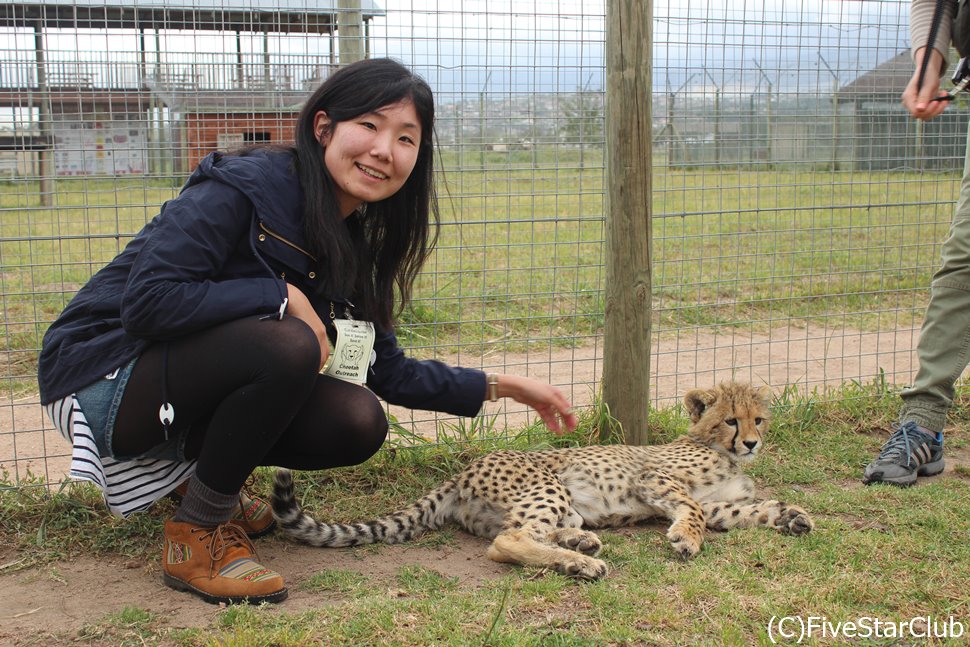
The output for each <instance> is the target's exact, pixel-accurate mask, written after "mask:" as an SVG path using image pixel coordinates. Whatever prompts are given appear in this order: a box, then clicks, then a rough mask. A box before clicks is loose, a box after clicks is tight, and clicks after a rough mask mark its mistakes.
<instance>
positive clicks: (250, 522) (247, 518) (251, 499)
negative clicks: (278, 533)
mask: <svg viewBox="0 0 970 647" xmlns="http://www.w3.org/2000/svg"><path fill="white" fill-rule="evenodd" d="M249 485H250V481H247V483H246V485H244V486H243V489H242V490H240V492H239V507H238V508H236V510H235V512H233V513H232V518H231V519H230V521H232V522H233V523H234V524H236V525H237V526H239V527H240V528H242V529H243V530H244V531H245V532H246V534H247V535H248V536H249V538H250V539H256V538H258V537H262V536H264V535H268V534H269V533H271V532H273V530H274V529H275V528H276V520H275V519H273V511H272V510H271V509H270V507H269V504H268V503H266V501H265V500H264V499H261V498H260V497H255V496H250V494H249V489H248V488H249ZM188 489H189V479H185V480H184V481H182V482H181V483H179V485H178V487H177V488H175V489H174V490H173V491H172V492H170V493H169V497H171V498H172V499H174V500H175V501H176V502H179V501H181V500H182V497H184V496H185V493H186V492H188Z"/></svg>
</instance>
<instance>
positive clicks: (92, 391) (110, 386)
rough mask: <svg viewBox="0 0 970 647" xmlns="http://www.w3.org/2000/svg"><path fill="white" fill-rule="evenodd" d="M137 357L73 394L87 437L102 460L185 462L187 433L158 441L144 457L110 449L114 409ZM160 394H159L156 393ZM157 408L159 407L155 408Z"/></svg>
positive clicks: (118, 402)
mask: <svg viewBox="0 0 970 647" xmlns="http://www.w3.org/2000/svg"><path fill="white" fill-rule="evenodd" d="M137 361H138V358H137V357H136V358H135V359H133V360H131V361H130V362H128V364H127V365H126V366H123V367H121V368H119V369H118V370H116V371H114V372H113V373H110V374H108V375H105V376H104V377H103V378H101V379H100V380H98V381H97V382H94V383H93V384H89V385H88V386H86V387H84V388H83V389H81V390H79V391H78V392H77V393H75V394H74V397H75V398H77V401H78V404H79V405H80V407H81V411H82V412H83V413H84V417H85V419H87V421H88V424H89V425H90V426H91V434H92V435H93V436H94V442H95V443H96V444H97V446H98V453H99V454H100V455H101V457H102V458H114V459H117V460H128V459H132V458H153V459H166V460H175V461H184V460H186V459H185V440H186V437H187V436H188V433H181V434H172V435H170V436H169V438H168V440H162V441H161V442H160V443H159V444H158V445H156V446H154V447H152V448H151V449H150V450H148V451H147V452H145V453H144V454H138V455H137V456H117V455H115V452H114V448H113V446H112V436H113V435H114V428H115V418H117V417H118V409H119V408H120V407H121V399H122V397H124V395H125V387H126V386H128V380H129V379H130V378H131V372H132V371H133V370H134V369H135V362H137ZM159 395H161V394H159ZM159 406H161V405H159ZM158 426H159V438H160V439H161V438H162V436H161V423H160V422H159V423H158Z"/></svg>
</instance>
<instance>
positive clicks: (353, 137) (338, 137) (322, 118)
mask: <svg viewBox="0 0 970 647" xmlns="http://www.w3.org/2000/svg"><path fill="white" fill-rule="evenodd" d="M313 126H314V132H315V133H317V139H318V140H319V141H320V144H321V145H322V146H323V147H324V157H323V159H324V163H325V164H326V165H327V170H328V171H329V172H330V175H331V177H333V181H334V185H335V186H336V192H337V196H336V197H337V204H338V205H339V206H340V214H341V215H342V216H344V217H347V216H349V215H350V214H351V213H353V211H354V210H355V209H356V208H357V207H359V206H360V205H361V204H362V203H364V202H377V201H379V200H384V199H385V198H389V197H390V196H392V195H394V194H395V193H397V192H398V191H399V190H400V189H401V187H403V186H404V183H405V182H406V181H407V179H408V177H409V176H410V175H411V171H412V170H414V165H415V163H416V162H417V159H418V150H419V148H420V144H421V121H420V120H419V119H418V113H417V111H415V109H414V104H413V103H411V102H410V101H400V102H398V103H393V104H390V105H387V106H384V107H382V108H378V109H377V110H374V111H373V112H368V113H366V114H363V115H359V116H357V117H354V118H353V119H349V120H347V121H341V122H338V123H337V124H333V123H332V122H331V120H330V118H329V117H328V116H327V113H326V112H324V111H322V110H321V111H320V112H318V113H317V114H316V117H315V118H314V122H313Z"/></svg>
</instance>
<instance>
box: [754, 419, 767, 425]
mask: <svg viewBox="0 0 970 647" xmlns="http://www.w3.org/2000/svg"><path fill="white" fill-rule="evenodd" d="M764 421H765V419H764V418H755V419H754V424H756V425H760V424H761V423H762V422H764Z"/></svg>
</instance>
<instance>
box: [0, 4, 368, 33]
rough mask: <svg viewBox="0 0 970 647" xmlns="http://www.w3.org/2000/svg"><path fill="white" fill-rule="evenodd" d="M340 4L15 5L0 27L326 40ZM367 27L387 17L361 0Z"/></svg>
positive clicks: (2, 10)
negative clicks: (236, 33)
mask: <svg viewBox="0 0 970 647" xmlns="http://www.w3.org/2000/svg"><path fill="white" fill-rule="evenodd" d="M337 3H338V0H274V1H273V2H265V0H261V1H257V0H113V1H112V0H107V1H106V0H42V1H40V2H38V1H37V0H13V1H12V2H11V1H8V2H5V3H3V4H0V26H2V27H33V26H35V25H40V26H41V27H45V28H61V29H82V28H83V29H175V30H199V31H255V32H261V31H271V32H292V33H313V34H325V33H330V32H332V31H333V30H334V29H335V28H336V25H337V13H338V8H337ZM360 7H361V14H362V17H363V19H364V21H365V22H366V21H368V20H370V19H371V18H374V17H377V16H383V15H385V14H384V10H383V9H381V8H380V7H379V6H377V4H376V3H375V2H374V0H360Z"/></svg>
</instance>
